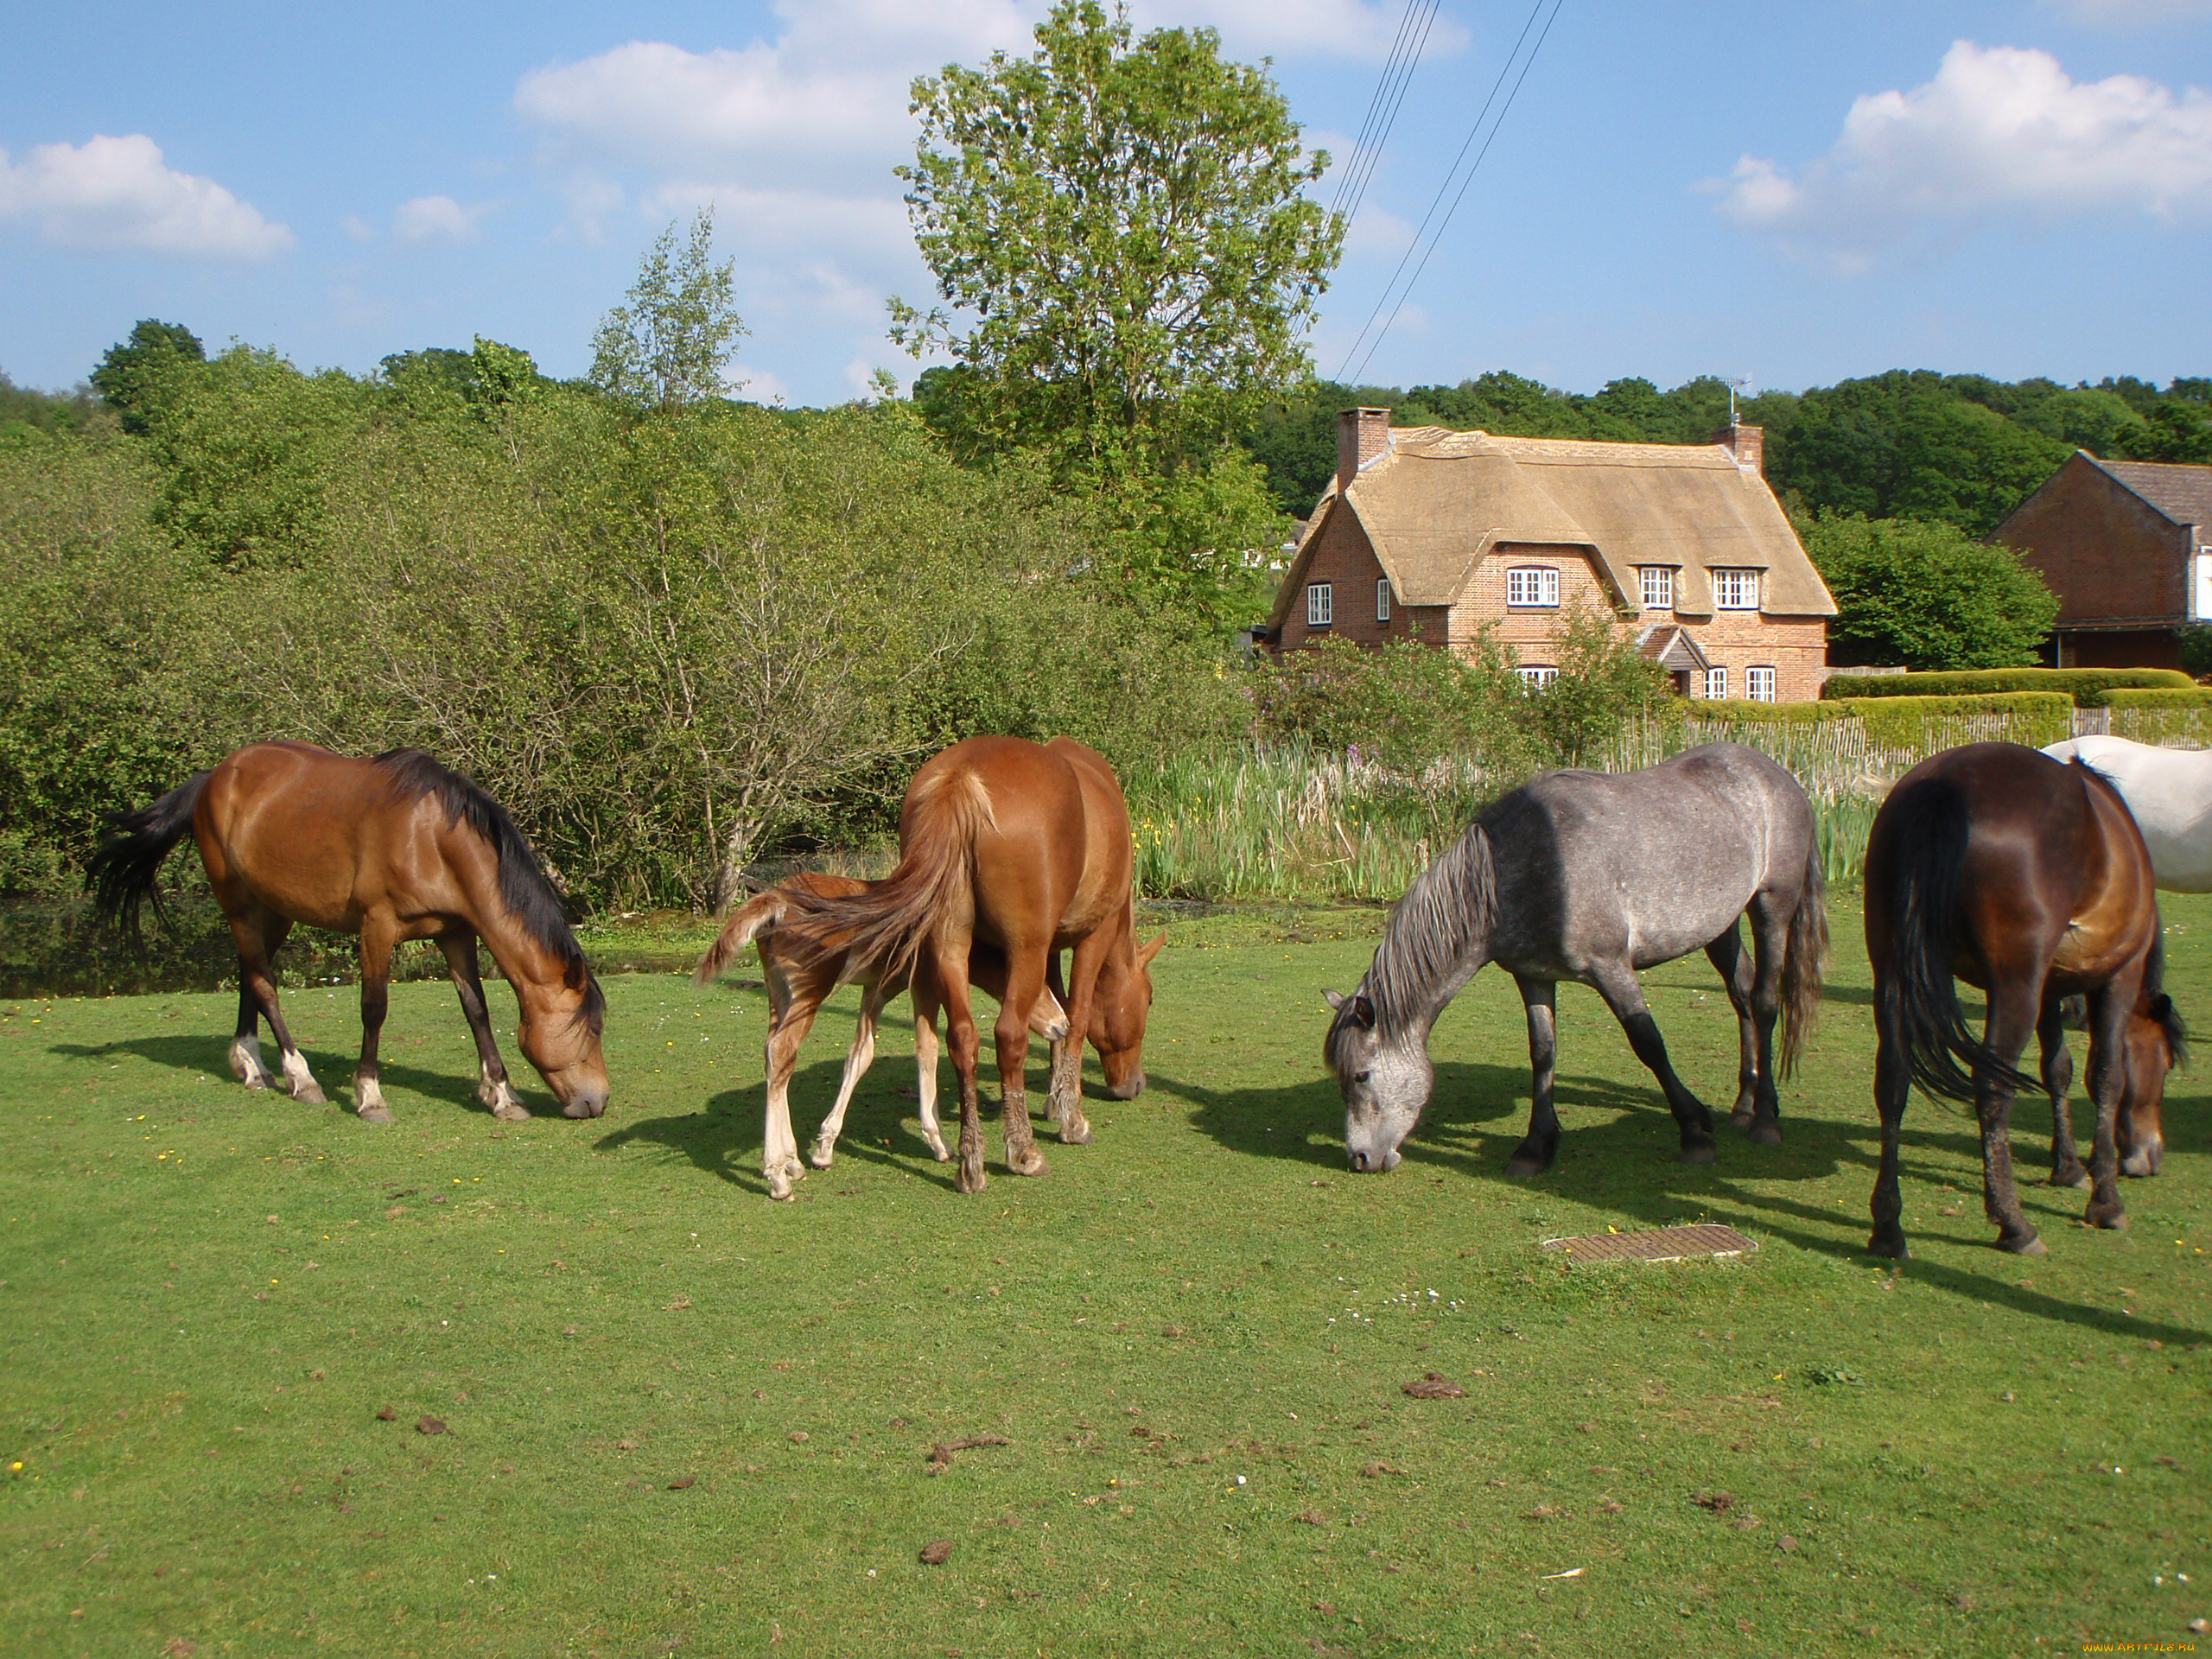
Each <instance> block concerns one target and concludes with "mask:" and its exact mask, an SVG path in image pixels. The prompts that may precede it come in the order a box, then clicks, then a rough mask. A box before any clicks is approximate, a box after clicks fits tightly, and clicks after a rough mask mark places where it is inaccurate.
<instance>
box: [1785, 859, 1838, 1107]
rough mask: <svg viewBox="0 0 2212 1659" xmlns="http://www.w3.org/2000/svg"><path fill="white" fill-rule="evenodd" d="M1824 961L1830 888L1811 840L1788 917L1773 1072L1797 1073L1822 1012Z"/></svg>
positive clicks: (1825, 958)
mask: <svg viewBox="0 0 2212 1659" xmlns="http://www.w3.org/2000/svg"><path fill="white" fill-rule="evenodd" d="M1827 956H1828V883H1827V873H1826V871H1824V870H1823V869H1822V868H1821V843H1820V839H1819V837H1818V836H1815V837H1813V838H1812V840H1811V841H1810V842H1809V843H1808V846H1807V848H1806V851H1805V883H1804V886H1803V887H1800V888H1799V889H1798V893H1797V908H1796V909H1795V910H1793V911H1791V912H1789V936H1788V938H1787V940H1786V941H1785V942H1784V944H1783V951H1782V1047H1781V1050H1780V1052H1777V1054H1776V1056H1775V1069H1776V1070H1777V1071H1778V1072H1780V1074H1781V1075H1782V1076H1783V1077H1788V1076H1789V1074H1790V1073H1791V1072H1792V1071H1796V1069H1797V1057H1798V1055H1800V1054H1801V1053H1802V1052H1804V1048H1805V1039H1806V1038H1807V1037H1808V1035H1810V1034H1811V1032H1812V1029H1813V1021H1814V1020H1816V1019H1818V1018H1819V1017H1820V1012H1821V966H1822V964H1824V963H1826V962H1827Z"/></svg>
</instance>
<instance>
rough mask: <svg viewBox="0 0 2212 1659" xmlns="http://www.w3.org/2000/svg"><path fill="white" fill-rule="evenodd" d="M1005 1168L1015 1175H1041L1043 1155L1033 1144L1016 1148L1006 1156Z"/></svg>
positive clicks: (1043, 1161) (1043, 1165)
mask: <svg viewBox="0 0 2212 1659" xmlns="http://www.w3.org/2000/svg"><path fill="white" fill-rule="evenodd" d="M1006 1166H1007V1168H1008V1169H1010V1170H1012V1171H1013V1172H1014V1173H1015V1174H1017V1175H1042V1174H1043V1173H1045V1154H1043V1153H1041V1152H1039V1151H1038V1150H1037V1148H1036V1147H1035V1146H1034V1145H1030V1146H1027V1147H1017V1148H1015V1149H1014V1150H1011V1151H1009V1152H1008V1153H1007V1155H1006Z"/></svg>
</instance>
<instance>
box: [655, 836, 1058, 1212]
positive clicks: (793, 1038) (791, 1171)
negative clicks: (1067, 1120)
mask: <svg viewBox="0 0 2212 1659" xmlns="http://www.w3.org/2000/svg"><path fill="white" fill-rule="evenodd" d="M873 886H874V883H873V882H869V881H861V880H855V879H854V878H852V877H850V876H843V875H829V874H820V873H817V872H812V871H808V872H803V873H802V874H798V875H795V876H792V877H791V879H790V880H787V881H784V882H780V883H779V884H778V885H777V886H775V887H771V888H769V889H768V890H767V891H766V893H756V894H754V895H753V897H752V898H751V899H747V901H746V902H745V903H744V904H742V905H741V906H738V908H737V909H736V910H734V911H733V912H731V913H730V918H729V919H728V921H727V922H725V923H723V924H722V931H721V936H720V937H719V938H716V939H715V942H714V944H712V945H711V946H710V947H709V949H708V951H707V954H706V955H705V956H703V957H701V958H700V959H699V965H698V967H697V968H696V969H694V970H693V973H692V979H693V981H694V982H696V983H698V984H701V985H704V984H706V983H707V982H709V981H710V980H712V979H713V978H714V977H715V976H716V975H717V974H719V973H721V971H722V970H723V969H726V968H728V966H729V964H730V963H732V962H734V961H735V960H736V959H737V954H738V952H739V951H741V950H743V949H744V948H745V947H746V946H747V945H748V944H750V945H752V946H753V948H754V949H755V950H758V951H759V952H760V973H761V977H762V978H763V979H764V980H765V981H766V982H767V988H768V1009H769V1014H768V1041H767V1080H768V1084H767V1121H766V1126H765V1128H763V1130H762V1132H761V1137H760V1173H761V1174H762V1175H764V1176H765V1177H766V1179H767V1182H768V1196H769V1197H771V1198H791V1196H792V1193H791V1183H792V1182H793V1181H794V1180H796V1179H799V1178H800V1177H802V1176H804V1174H805V1173H806V1172H805V1171H804V1169H802V1168H801V1167H800V1166H799V1161H798V1136H797V1135H795V1134H794V1133H793V1131H792V1129H791V1073H792V1072H793V1071H796V1070H797V1069H798V1053H799V1046H800V1045H801V1044H803V1043H804V1042H805V1040H806V1034H807V1033H808V1032H809V1031H810V1030H812V1029H813V1027H814V1019H815V1015H816V1014H818V1013H819V1012H820V1011H821V1008H822V1004H823V1002H824V1001H827V1000H828V998H829V995H830V993H831V992H833V991H835V990H836V988H837V987H838V985H839V984H840V983H842V979H841V977H840V976H842V975H844V974H845V970H846V966H847V963H846V957H845V953H844V952H842V951H835V952H824V951H823V950H818V949H812V948H809V947H808V946H807V945H805V944H799V943H797V942H794V941H791V940H789V939H788V938H787V937H786V936H785V933H784V931H783V922H784V919H785V917H786V916H787V915H788V914H790V912H791V899H792V895H793V894H794V893H813V894H816V895H817V896H819V897H822V898H825V899H849V898H853V897H855V896H857V895H860V894H863V893H867V892H868V890H869V889H870V888H871V887H873ZM968 971H969V976H970V978H971V980H972V982H973V983H974V984H976V986H977V987H978V988H981V989H982V990H983V991H985V992H987V993H988V994H989V995H992V996H995V997H1001V998H1003V997H1004V996H1005V995H1006V957H1004V956H1003V955H1002V954H1001V952H1000V951H999V950H997V949H995V947H993V946H991V945H987V944H978V945H976V947H975V949H974V950H972V951H970V952H969V957H968ZM849 977H850V978H851V979H853V980H855V981H857V982H858V983H859V984H860V985H861V987H862V990H863V995H861V1011H860V1019H859V1020H858V1021H857V1022H856V1023H855V1027H854V1030H853V1042H852V1046H851V1047H850V1048H849V1050H847V1051H846V1054H845V1071H844V1076H843V1077H842V1079H841V1080H840V1081H839V1083H838V1084H837V1101H836V1104H835V1105H834V1106H832V1107H831V1108H830V1109H829V1116H828V1117H826V1118H824V1119H823V1121H822V1128H821V1129H820V1130H819V1132H818V1133H817V1135H815V1138H814V1147H813V1149H812V1150H811V1151H810V1152H809V1153H808V1154H807V1161H808V1162H810V1163H811V1164H812V1165H813V1166H815V1167H816V1168H817V1169H827V1168H829V1166H830V1164H831V1162H832V1161H833V1160H834V1159H835V1158H836V1149H837V1137H838V1135H840V1134H841V1133H842V1131H843V1129H844V1127H845V1110H846V1108H847V1107H849V1106H850V1105H851V1104H852V1099H853V1091H854V1090H855V1089H857V1088H858V1087H859V1086H860V1081H861V1078H862V1077H865V1076H867V1075H868V1067H869V1066H870V1065H874V1062H875V1027H876V1021H877V1020H878V1019H879V1018H880V1016H881V1015H882V1013H883V1009H884V1006H885V1005H886V1004H887V1003H888V1002H889V1001H891V999H892V998H893V997H895V996H897V995H899V993H901V992H902V991H905V990H906V989H908V982H909V980H910V979H912V980H915V981H917V982H916V983H914V984H913V986H912V991H913V999H914V1067H915V1071H916V1077H915V1092H916V1094H917V1095H918V1097H919V1101H920V1106H921V1118H922V1138H923V1139H924V1140H925V1141H928V1142H929V1147H930V1151H931V1153H932V1154H935V1155H936V1158H937V1160H938V1162H939V1163H946V1162H949V1161H950V1160H951V1157H952V1154H951V1153H950V1152H949V1151H947V1150H946V1148H945V1144H944V1133H943V1131H942V1130H941V1129H940V1128H938V1117H937V1056H938V1041H937V1015H938V1009H939V1008H940V1007H943V1006H944V998H943V997H942V996H941V995H938V990H937V978H936V974H935V971H934V969H933V968H932V967H931V963H929V961H928V960H927V959H926V958H925V957H917V958H916V959H915V961H914V963H913V964H912V968H911V969H909V970H908V971H907V972H906V973H892V972H887V971H884V970H883V968H882V966H881V965H880V964H875V963H860V964H858V965H857V966H855V968H854V969H853V970H852V972H851V974H850V976H849ZM1029 1029H1030V1030H1032V1031H1033V1032H1035V1033H1037V1034H1038V1035H1039V1036H1040V1037H1043V1038H1044V1039H1046V1040H1047V1041H1048V1042H1058V1040H1059V1039H1061V1038H1063V1037H1065V1036H1066V1035H1067V1033H1068V1022H1067V1015H1066V1014H1065V1011H1064V1010H1063V1009H1062V1008H1061V1007H1060V1004H1059V1000H1058V998H1057V997H1056V996H1054V995H1052V992H1051V991H1050V990H1049V989H1048V990H1046V992H1045V993H1044V994H1043V995H1040V996H1039V998H1038V999H1037V1005H1036V1007H1033V1008H1032V1009H1031V1010H1030V1014H1029Z"/></svg>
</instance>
